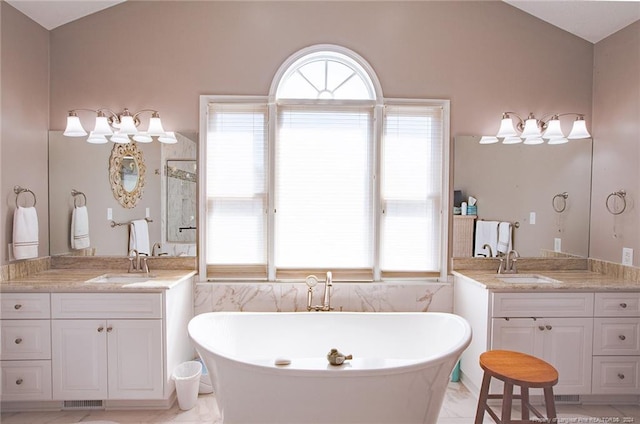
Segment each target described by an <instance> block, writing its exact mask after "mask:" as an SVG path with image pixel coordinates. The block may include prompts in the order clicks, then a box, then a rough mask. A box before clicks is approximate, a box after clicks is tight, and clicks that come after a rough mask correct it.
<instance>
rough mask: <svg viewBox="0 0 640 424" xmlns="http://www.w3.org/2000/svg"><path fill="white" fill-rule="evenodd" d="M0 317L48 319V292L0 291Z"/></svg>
mask: <svg viewBox="0 0 640 424" xmlns="http://www.w3.org/2000/svg"><path fill="white" fill-rule="evenodd" d="M0 318H2V319H38V318H44V319H49V318H50V307H49V293H2V296H0Z"/></svg>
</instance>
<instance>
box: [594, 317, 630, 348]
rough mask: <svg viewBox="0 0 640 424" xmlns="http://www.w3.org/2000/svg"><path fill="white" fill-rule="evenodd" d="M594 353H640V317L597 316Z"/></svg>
mask: <svg viewBox="0 0 640 424" xmlns="http://www.w3.org/2000/svg"><path fill="white" fill-rule="evenodd" d="M593 354H594V355H640V318H595V320H594V331H593Z"/></svg>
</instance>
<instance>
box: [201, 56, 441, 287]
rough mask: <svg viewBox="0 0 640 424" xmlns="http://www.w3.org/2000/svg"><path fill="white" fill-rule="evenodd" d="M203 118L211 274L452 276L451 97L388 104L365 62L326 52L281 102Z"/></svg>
mask: <svg viewBox="0 0 640 424" xmlns="http://www.w3.org/2000/svg"><path fill="white" fill-rule="evenodd" d="M201 108H202V111H203V116H202V122H204V123H206V124H205V125H204V127H203V133H204V134H205V135H204V137H202V140H203V144H202V145H201V149H200V155H201V156H200V157H201V160H202V161H204V162H206V166H204V167H201V169H202V170H201V176H202V178H201V181H205V184H204V186H205V187H201V189H200V193H201V196H203V202H201V204H204V205H205V209H206V213H204V214H201V215H200V216H204V217H205V218H204V222H200V228H201V230H200V233H199V234H200V237H201V242H200V248H201V252H202V251H204V252H205V253H204V254H201V255H200V258H201V259H200V260H201V262H200V270H201V272H202V273H203V274H204V273H205V272H206V275H207V277H208V278H210V279H223V278H234V279H269V280H282V279H290V278H295V279H303V278H304V277H305V276H306V275H308V274H309V273H313V272H324V271H328V270H330V271H332V272H333V274H334V279H335V280H380V279H385V278H399V277H428V276H441V277H443V276H445V275H446V272H447V266H446V256H447V255H446V251H447V242H446V234H447V226H448V221H447V218H446V214H443V213H442V209H443V208H445V206H446V204H447V199H448V191H449V190H448V150H449V147H448V138H449V137H448V101H433V100H412V101H408V100H393V99H383V97H382V94H381V89H380V87H379V84H378V83H377V79H376V78H375V73H374V72H373V70H372V69H371V68H370V67H369V65H368V64H367V63H366V62H365V61H364V60H363V59H362V58H360V57H359V56H358V55H356V54H355V53H353V52H350V51H347V50H346V49H342V48H339V47H336V46H315V47H311V48H309V49H305V50H303V51H301V52H299V53H298V54H296V55H294V56H292V57H291V58H289V59H288V60H287V61H286V62H285V63H284V64H283V65H282V67H281V68H280V70H279V71H278V73H277V75H276V78H275V79H274V83H273V85H272V88H271V94H270V96H269V97H266V96H265V97H242V96H203V97H202V98H201Z"/></svg>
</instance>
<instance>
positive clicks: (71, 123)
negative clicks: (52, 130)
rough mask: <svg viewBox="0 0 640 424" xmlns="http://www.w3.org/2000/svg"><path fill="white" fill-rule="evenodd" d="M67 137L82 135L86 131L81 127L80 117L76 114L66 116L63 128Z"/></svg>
mask: <svg viewBox="0 0 640 424" xmlns="http://www.w3.org/2000/svg"><path fill="white" fill-rule="evenodd" d="M63 134H64V135H66V136H67V137H84V136H85V135H87V132H86V131H85V130H84V128H82V124H81V123H80V118H78V117H77V116H67V128H65V130H64V133H63Z"/></svg>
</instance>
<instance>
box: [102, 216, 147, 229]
mask: <svg viewBox="0 0 640 424" xmlns="http://www.w3.org/2000/svg"><path fill="white" fill-rule="evenodd" d="M145 221H147V222H153V219H151V218H145ZM129 224H131V221H129V222H115V221H113V220H112V221H111V228H115V227H119V226H121V225H129Z"/></svg>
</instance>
